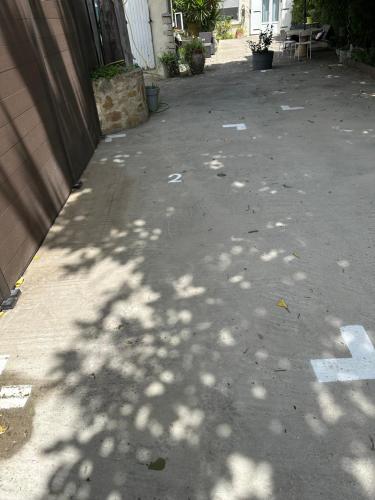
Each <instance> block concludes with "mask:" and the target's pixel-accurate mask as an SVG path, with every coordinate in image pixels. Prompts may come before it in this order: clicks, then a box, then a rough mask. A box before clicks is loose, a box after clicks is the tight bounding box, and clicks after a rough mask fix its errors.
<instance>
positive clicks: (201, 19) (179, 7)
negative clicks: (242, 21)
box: [173, 0, 222, 31]
mask: <svg viewBox="0 0 375 500" xmlns="http://www.w3.org/2000/svg"><path fill="white" fill-rule="evenodd" d="M221 4H222V0H173V8H174V10H175V11H176V12H182V13H183V16H184V18H185V21H186V22H187V23H194V24H198V25H199V26H200V27H201V29H202V31H213V30H214V29H215V25H216V23H217V21H218V19H219V17H220V8H221Z"/></svg>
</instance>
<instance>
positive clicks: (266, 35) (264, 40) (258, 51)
mask: <svg viewBox="0 0 375 500" xmlns="http://www.w3.org/2000/svg"><path fill="white" fill-rule="evenodd" d="M272 39H273V29H272V26H267V29H266V30H265V31H261V32H260V33H259V40H258V42H253V41H251V40H250V41H249V42H248V44H249V47H250V49H251V51H252V53H253V69H254V70H265V69H271V68H272V61H273V50H269V48H270V46H271V44H272Z"/></svg>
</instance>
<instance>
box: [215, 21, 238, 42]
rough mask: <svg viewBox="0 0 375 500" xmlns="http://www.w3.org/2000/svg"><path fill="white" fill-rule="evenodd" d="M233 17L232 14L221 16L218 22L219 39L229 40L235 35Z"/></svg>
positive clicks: (217, 33)
mask: <svg viewBox="0 0 375 500" xmlns="http://www.w3.org/2000/svg"><path fill="white" fill-rule="evenodd" d="M231 20H232V18H231V17H230V16H221V17H220V18H219V20H218V21H217V23H216V38H217V40H228V39H230V38H234V37H233V33H232V23H231Z"/></svg>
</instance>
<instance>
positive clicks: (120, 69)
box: [91, 61, 139, 80]
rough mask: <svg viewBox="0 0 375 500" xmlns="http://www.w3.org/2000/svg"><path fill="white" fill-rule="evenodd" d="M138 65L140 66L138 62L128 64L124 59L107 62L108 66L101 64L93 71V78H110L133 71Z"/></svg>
mask: <svg viewBox="0 0 375 500" xmlns="http://www.w3.org/2000/svg"><path fill="white" fill-rule="evenodd" d="M138 67H139V66H137V65H136V64H132V65H129V66H126V65H125V62H124V61H119V62H115V63H111V64H107V65H106V66H100V67H99V68H97V69H95V70H94V71H92V73H91V80H99V78H105V79H106V80H110V79H111V78H114V77H115V76H117V75H121V74H123V73H127V72H129V71H133V70H134V69H136V68H138Z"/></svg>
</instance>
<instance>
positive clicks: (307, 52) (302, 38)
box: [294, 29, 312, 60]
mask: <svg viewBox="0 0 375 500" xmlns="http://www.w3.org/2000/svg"><path fill="white" fill-rule="evenodd" d="M311 46H312V30H311V29H308V30H302V31H300V32H299V34H298V42H296V45H295V49H296V50H295V52H294V57H297V58H298V60H300V58H301V57H307V58H310V59H311Z"/></svg>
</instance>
